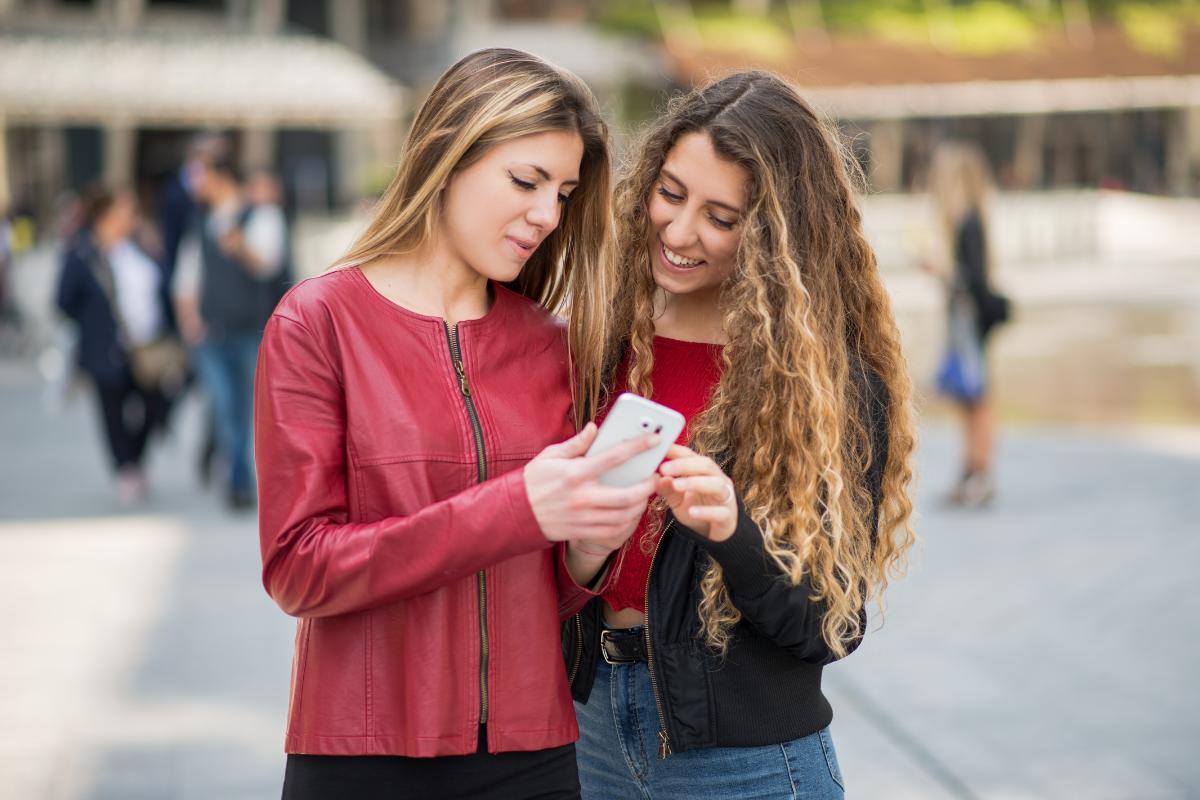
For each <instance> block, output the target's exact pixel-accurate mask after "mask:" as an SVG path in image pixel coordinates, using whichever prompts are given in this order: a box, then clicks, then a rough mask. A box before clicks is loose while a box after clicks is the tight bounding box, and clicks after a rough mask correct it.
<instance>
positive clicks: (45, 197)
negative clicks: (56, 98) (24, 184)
mask: <svg viewBox="0 0 1200 800" xmlns="http://www.w3.org/2000/svg"><path fill="white" fill-rule="evenodd" d="M36 148H37V149H36V154H37V155H36V165H35V166H34V168H33V170H32V178H33V180H32V181H31V186H32V187H33V192H34V196H33V197H32V198H30V200H31V201H32V202H33V204H34V208H35V210H36V216H37V218H38V219H41V220H50V219H53V215H54V201H55V198H56V197H58V194H59V192H61V191H62V190H63V188H64V187H65V185H66V175H65V171H66V163H67V141H66V134H65V132H64V131H63V129H62V127H61V126H59V125H56V124H47V125H42V126H40V127H39V128H38V129H37V145H36Z"/></svg>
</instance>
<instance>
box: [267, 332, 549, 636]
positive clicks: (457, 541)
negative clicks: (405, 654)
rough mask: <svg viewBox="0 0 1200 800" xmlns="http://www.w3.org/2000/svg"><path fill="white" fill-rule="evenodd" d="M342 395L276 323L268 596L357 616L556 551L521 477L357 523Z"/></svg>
mask: <svg viewBox="0 0 1200 800" xmlns="http://www.w3.org/2000/svg"><path fill="white" fill-rule="evenodd" d="M362 390H364V391H369V389H367V388H366V387H363V388H362ZM344 392H345V387H343V386H342V384H341V381H340V378H339V376H338V373H337V371H336V370H335V369H334V368H333V367H332V365H331V363H330V361H329V358H328V356H327V353H326V352H325V350H324V349H323V348H321V347H320V345H319V343H318V341H317V339H316V338H315V337H314V336H313V335H312V334H311V333H310V331H309V329H308V328H306V327H305V326H304V325H302V324H301V323H300V322H298V321H296V320H293V319H291V318H289V317H285V316H281V315H279V314H276V315H275V316H273V317H272V318H271V320H270V322H269V323H268V324H267V327H266V331H265V332H264V335H263V341H262V346H261V349H260V351H259V361H258V372H257V375H256V379H255V392H254V401H255V402H254V410H255V426H254V427H255V431H254V433H255V438H254V445H255V452H256V454H257V456H256V460H257V465H258V482H259V496H260V500H259V538H260V544H261V547H262V560H263V585H264V586H265V587H266V590H267V593H268V594H269V595H270V596H271V597H272V598H273V599H274V600H275V602H276V603H278V604H279V606H280V608H282V609H283V610H284V611H285V612H287V613H288V614H291V615H293V616H297V617H324V616H332V615H335V614H345V613H348V612H353V611H361V610H364V609H368V608H373V607H376V606H380V605H384V604H387V603H391V602H394V601H396V600H401V599H403V598H407V597H412V596H415V595H419V594H422V593H424V592H428V591H430V590H432V589H435V588H437V587H439V586H443V585H445V584H447V583H451V582H453V581H456V580H459V579H460V578H463V577H465V576H468V575H471V574H472V573H474V572H477V571H479V570H480V569H483V568H484V567H487V566H489V565H491V564H495V563H497V562H499V561H503V560H505V559H507V558H511V557H513V556H516V555H519V554H521V553H528V552H534V551H537V550H541V549H543V548H547V547H549V546H550V543H549V542H548V541H547V540H546V539H545V537H543V536H542V532H541V528H540V527H539V526H538V523H537V520H536V519H535V518H534V516H533V509H532V508H531V507H530V505H529V500H528V497H527V495H526V493H525V482H524V476H523V473H522V471H521V470H514V471H512V472H509V473H506V474H505V475H502V476H500V477H498V478H495V479H492V480H489V481H487V482H485V483H482V484H479V485H476V486H473V487H471V488H469V489H467V490H466V491H463V492H461V493H459V494H457V495H455V496H453V497H451V498H448V499H446V500H443V501H440V502H437V503H433V504H431V505H428V506H426V507H424V508H422V509H420V510H419V511H417V512H416V513H414V514H411V515H409V516H403V517H388V518H385V519H381V520H378V521H375V522H369V523H352V522H350V521H349V503H348V494H349V481H350V480H351V478H350V470H349V468H348V467H349V465H348V464H347V457H346V417H345V405H344V402H343V398H344Z"/></svg>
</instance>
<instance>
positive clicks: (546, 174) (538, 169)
mask: <svg viewBox="0 0 1200 800" xmlns="http://www.w3.org/2000/svg"><path fill="white" fill-rule="evenodd" d="M525 166H527V167H532V168H533V169H534V171H535V172H537V174H538V175H541V176H542V180H546V181H549V180H553V178H551V177H550V173H549V172H546V170H544V169H542V168H541V167H539V166H538V165H537V164H526V165H525ZM578 185H579V181H577V180H570V181H563V186H578Z"/></svg>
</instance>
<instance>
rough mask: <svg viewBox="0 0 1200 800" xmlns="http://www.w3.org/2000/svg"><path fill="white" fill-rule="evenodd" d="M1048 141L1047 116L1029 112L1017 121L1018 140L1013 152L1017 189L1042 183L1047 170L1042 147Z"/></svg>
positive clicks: (1037, 185)
mask: <svg viewBox="0 0 1200 800" xmlns="http://www.w3.org/2000/svg"><path fill="white" fill-rule="evenodd" d="M1045 141H1046V118H1045V117H1044V116H1042V115H1041V114H1029V115H1027V116H1024V117H1021V118H1020V119H1019V120H1018V121H1017V142H1016V147H1015V152H1014V154H1013V174H1014V178H1015V180H1016V184H1017V185H1016V186H1015V187H1014V188H1017V189H1036V188H1038V187H1040V186H1041V185H1042V178H1043V172H1044V170H1045V167H1044V164H1043V158H1042V149H1043V147H1044V145H1045Z"/></svg>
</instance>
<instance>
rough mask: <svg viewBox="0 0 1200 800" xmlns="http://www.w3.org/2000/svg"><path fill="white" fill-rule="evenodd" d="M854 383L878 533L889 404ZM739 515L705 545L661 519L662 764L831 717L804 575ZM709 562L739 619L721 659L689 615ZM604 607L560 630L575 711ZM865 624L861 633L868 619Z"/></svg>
mask: <svg viewBox="0 0 1200 800" xmlns="http://www.w3.org/2000/svg"><path fill="white" fill-rule="evenodd" d="M860 386H861V387H862V388H863V389H865V392H864V396H865V397H866V398H867V403H866V406H867V407H866V408H864V409H863V417H864V421H865V422H866V423H867V430H868V432H869V435H870V437H871V450H872V460H871V463H870V464H869V466H868V469H867V472H866V474H865V481H866V483H867V489H868V491H869V493H870V496H871V498H872V503H873V506H874V508H873V511H872V517H873V519H874V520H875V523H876V525H877V523H878V509H879V504H880V502H881V498H882V484H883V473H884V467H885V465H886V464H887V458H888V399H887V391H886V388H885V387H884V386H883V383H882V381H881V380H879V379H878V378H877V377H876V376H875V375H874V374H873V373H870V372H869V371H868V375H866V376H864V377H863V378H861V379H860ZM738 512H739V513H738V523H737V528H736V530H735V531H734V533H733V535H732V536H730V537H729V538H728V539H727V540H725V541H724V542H712V541H709V540H708V539H707V538H705V537H704V536H702V535H700V534H698V533H696V532H695V531H692V530H691V529H689V528H687V527H686V526H684V525H682V524H681V523H679V522H678V521H677V520H676V519H675V518H674V517H673V516H672V515H670V513H669V512H668V515H667V519H666V521H665V524H664V530H663V534H662V536H661V537H660V540H659V542H658V546H657V549H656V550H655V553H654V557H653V561H652V562H651V567H650V576H649V580H648V587H647V606H646V607H647V609H648V612H649V613H648V614H647V624H646V635H647V639H648V642H647V644H648V648H647V649H648V653H649V658H648V661H649V668H650V676H651V683H652V684H653V687H654V694H655V700H656V704H657V707H658V716H659V726H660V731H659V756H660V757H665V756H667V755H669V754H670V753H672V752H682V751H684V750H692V749H696V748H701V747H717V746H735V747H748V746H756V745H767V744H777V743H780V742H786V741H790V740H792V739H796V738H799V737H801V736H806V735H808V734H811V733H815V732H816V731H819V730H821V729H822V728H824V727H825V726H827V725H828V724H829V723H830V721H831V720H832V719H833V709H832V708H831V707H830V705H829V702H828V701H827V700H826V699H825V696H824V695H823V694H822V693H821V672H822V669H823V668H824V666H825V665H826V664H829V663H831V662H833V661H835V660H836V656H835V655H834V654H833V653H832V652H831V651H830V649H829V648H828V646H827V645H826V644H825V641H824V638H823V637H822V635H821V622H822V615H823V612H824V608H823V606H822V605H821V604H820V603H818V602H815V601H813V600H812V599H811V597H810V595H811V594H812V589H811V586H810V584H809V582H808V580H807V578H805V579H804V580H802V581H801V582H800V584H799V585H796V586H793V585H792V584H791V582H790V581H789V580H788V579H787V578H786V577H785V576H784V575H783V573H782V572H781V571H780V569H779V567H778V566H777V565H776V564H775V562H774V561H773V560H771V558H770V557H769V556H768V555H767V554H766V550H765V548H764V545H763V538H762V533H761V531H760V530H759V527H758V525H756V524H755V523H754V521H753V520H751V519H750V517H749V516H748V515H747V514H746V511H745V509H744V508H743V506H742V503H741V501H740V499H739V501H738ZM714 559H715V560H716V561H717V563H719V564H720V565H721V568H722V572H723V575H724V581H725V585H726V587H727V589H728V591H729V593H730V597H731V599H732V600H733V603H734V605H735V606H737V608H738V610H739V611H741V613H742V620H741V622H739V623H738V624H737V626H735V628H734V630H733V636H732V639H731V642H730V645H729V648H728V651H727V652H726V654H725V655H724V656H723V657H721V656H718V655H717V654H715V653H714V652H713V651H712V650H711V649H710V648H708V647H707V646H706V645H705V644H704V642H703V641H702V639H701V636H700V618H699V614H698V611H697V608H698V604H699V600H700V581H701V579H702V577H703V576H704V573H705V572H706V570H707V567H708V564H709V562H710V560H714ZM603 602H604V601H603V600H602V599H601V598H599V597H596V598H593V599H592V600H591V601H590V602H589V603H588V604H587V606H585V607H584V609H583V610H582V611H581V612H580V613H579V614H577V615H576V616H575V617H573V618H571V619H568V620H567V621H566V622H565V623H564V625H563V656H564V659H565V661H566V665H567V670H568V675H569V678H570V682H571V693H572V695H573V697H574V698H575V700H576V701H578V702H580V703H587V702H588V696H589V695H590V694H591V689H592V683H593V680H594V679H595V672H596V664H597V660H598V658H599V655H600V654H599V644H600V640H599V637H600V630H601V619H602V615H603ZM862 622H863V626H862V628H863V630H865V628H866V613H865V611H864V612H863V613H862ZM860 641H861V637H860V639H858V640H856V641H853V642H850V643H849V647H848V648H847V650H848V651H849V652H852V651H853V650H854V649H856V648H857V647H858V645H859V642H860Z"/></svg>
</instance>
